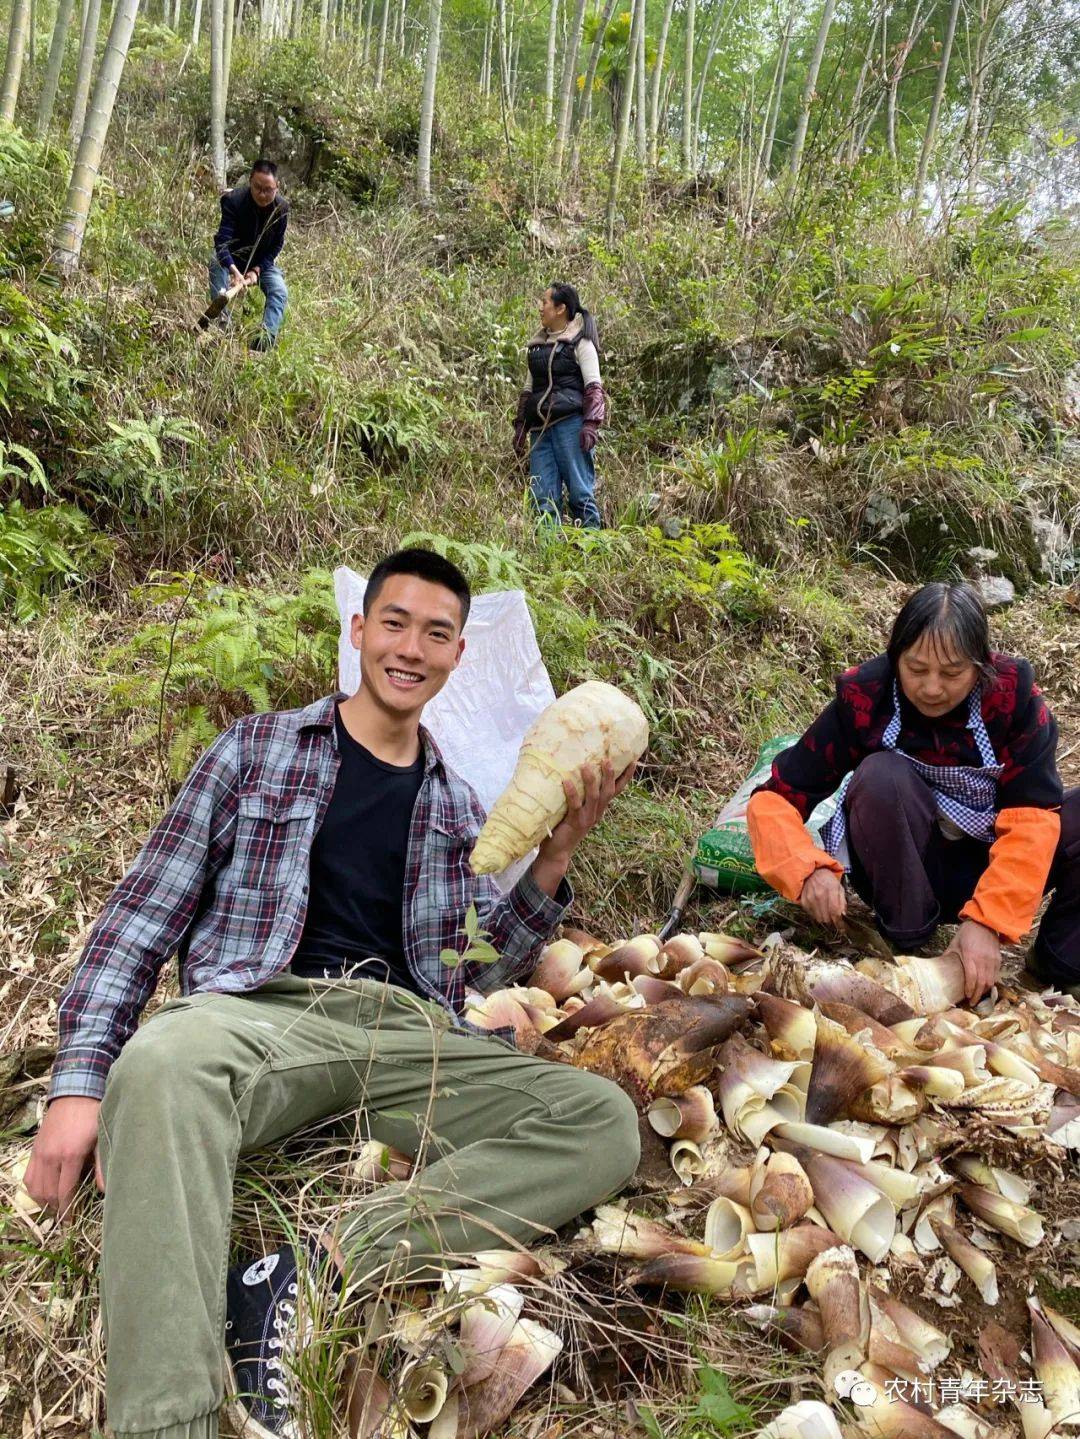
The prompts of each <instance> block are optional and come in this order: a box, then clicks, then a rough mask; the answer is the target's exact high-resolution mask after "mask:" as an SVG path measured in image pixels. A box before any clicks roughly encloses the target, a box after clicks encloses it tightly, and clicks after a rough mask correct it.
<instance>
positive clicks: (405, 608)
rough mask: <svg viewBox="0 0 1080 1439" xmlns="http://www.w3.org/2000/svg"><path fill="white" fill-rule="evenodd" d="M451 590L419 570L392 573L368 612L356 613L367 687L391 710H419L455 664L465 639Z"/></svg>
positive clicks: (355, 627) (355, 629) (401, 712)
mask: <svg viewBox="0 0 1080 1439" xmlns="http://www.w3.org/2000/svg"><path fill="white" fill-rule="evenodd" d="M461 627H462V619H461V604H460V602H459V600H458V598H457V596H456V595H455V594H454V593H453V591H451V590H448V589H446V588H444V586H442V585H437V584H432V582H431V581H430V580H422V579H420V578H419V577H418V576H416V575H389V576H388V577H387V578H386V579H385V580H384V581H383V583H382V585H381V586H380V588H379V592H378V594H377V595H376V596H375V599H374V601H373V602H372V604H371V607H370V609H369V610H368V613H367V614H366V615H354V616H353V620H352V643H353V647H354V648H355V649H358V650H359V651H360V668H361V671H362V674H363V679H362V683H363V687H364V689H366V690H367V691H368V692H369V693H370V695H371V697H372V699H374V700H375V701H376V703H377V704H378V705H379V706H380V708H382V709H384V710H387V711H389V712H391V713H393V714H396V715H399V716H401V717H405V716H406V715H411V714H414V713H415V714H417V715H418V714H419V712H420V710H422V709H423V707H424V705H426V704H427V702H428V700H429V699H431V698H432V697H433V696H434V695H437V694H438V693H439V691H440V690H441V689H442V687H443V685H444V684H445V683H446V681H447V680H448V679H449V678H450V675H451V673H452V672H453V671H454V670H455V669H457V666H458V662H459V660H460V659H461V652H462V650H463V649H464V648H465V641H464V640H463V639H462V637H461Z"/></svg>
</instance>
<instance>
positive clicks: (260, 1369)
mask: <svg viewBox="0 0 1080 1439" xmlns="http://www.w3.org/2000/svg"><path fill="white" fill-rule="evenodd" d="M307 1259H308V1262H307V1264H306V1265H305V1266H304V1268H303V1269H302V1270H298V1269H297V1265H296V1250H295V1249H293V1248H292V1246H291V1245H285V1246H284V1247H283V1248H281V1249H278V1250H276V1251H275V1252H274V1253H273V1254H264V1255H263V1256H262V1257H261V1258H260V1259H256V1260H254V1261H252V1262H251V1263H250V1264H234V1265H233V1267H232V1268H231V1269H230V1270H229V1274H228V1279H227V1281H226V1290H225V1315H226V1318H225V1353H226V1357H227V1359H228V1366H229V1390H230V1395H231V1396H232V1397H231V1398H230V1400H229V1414H230V1417H231V1419H232V1421H233V1423H234V1424H235V1425H236V1427H237V1432H238V1433H239V1434H241V1435H243V1439H300V1428H299V1417H298V1409H299V1395H298V1390H297V1383H296V1378H295V1372H294V1371H295V1362H296V1356H297V1353H298V1351H299V1349H300V1348H301V1346H302V1344H303V1343H304V1342H305V1341H306V1338H307V1337H308V1335H309V1334H310V1331H311V1327H312V1322H311V1317H310V1309H311V1300H312V1297H313V1295H314V1292H315V1284H316V1280H317V1276H318V1272H319V1269H325V1268H326V1266H327V1264H328V1263H329V1262H330V1261H329V1259H328V1256H327V1255H326V1252H325V1251H324V1250H323V1249H322V1248H321V1247H320V1246H319V1245H317V1244H316V1243H315V1242H314V1241H312V1242H311V1245H310V1247H309V1249H308V1251H307ZM333 1287H334V1288H335V1289H339V1288H340V1287H341V1278H340V1275H337V1274H335V1275H334V1285H333ZM298 1309H300V1310H302V1311H303V1312H302V1317H298V1314H297V1311H298ZM301 1327H302V1329H303V1333H301Z"/></svg>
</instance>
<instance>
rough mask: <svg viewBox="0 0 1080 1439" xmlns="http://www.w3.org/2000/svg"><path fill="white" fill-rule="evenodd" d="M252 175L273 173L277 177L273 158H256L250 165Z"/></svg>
mask: <svg viewBox="0 0 1080 1439" xmlns="http://www.w3.org/2000/svg"><path fill="white" fill-rule="evenodd" d="M251 173H252V174H253V175H273V177H274V179H275V180H276V179H277V165H276V164H275V163H274V161H273V160H256V161H255V163H254V165H252V167H251Z"/></svg>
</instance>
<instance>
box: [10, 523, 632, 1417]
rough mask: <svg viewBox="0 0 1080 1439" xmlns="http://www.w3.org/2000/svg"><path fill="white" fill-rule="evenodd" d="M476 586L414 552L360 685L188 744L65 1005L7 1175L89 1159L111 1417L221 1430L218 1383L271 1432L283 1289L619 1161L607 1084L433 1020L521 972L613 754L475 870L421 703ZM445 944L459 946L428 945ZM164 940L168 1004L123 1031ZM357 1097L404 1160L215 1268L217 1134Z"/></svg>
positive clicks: (386, 579)
mask: <svg viewBox="0 0 1080 1439" xmlns="http://www.w3.org/2000/svg"><path fill="white" fill-rule="evenodd" d="M469 603H470V595H469V588H468V585H467V584H466V581H465V579H464V577H463V576H462V575H461V573H460V571H458V570H457V569H456V568H455V567H454V566H453V565H452V564H450V563H449V562H448V561H446V560H444V559H442V558H440V557H439V556H437V555H434V554H432V553H430V552H428V551H425V550H415V549H414V550H402V551H399V552H398V553H396V554H393V555H391V556H390V557H389V558H388V559H385V560H383V561H382V562H381V563H380V564H378V565H377V566H376V567H375V569H374V571H373V572H372V575H371V579H370V581H369V583H368V587H367V592H366V594H365V596H364V613H363V615H357V616H355V617H354V619H353V622H352V642H353V644H354V646H356V647H357V648H358V649H359V651H360V655H361V663H362V668H363V677H362V680H361V683H360V688H359V689H358V690H357V692H356V693H355V694H354V695H352V696H350V697H348V698H346V697H345V696H344V695H340V694H339V695H331V696H329V697H327V698H326V699H321V700H318V701H316V702H315V703H314V704H311V705H308V706H307V708H306V709H302V710H292V711H286V712H283V713H279V714H262V715H249V716H247V717H246V718H244V719H241V720H238V721H237V722H236V723H235V724H234V725H233V726H232V727H231V728H230V729H228V730H227V731H226V732H225V733H224V734H223V735H221V736H220V737H219V738H218V739H217V740H216V741H215V742H214V743H213V744H212V745H211V746H210V748H209V750H207V752H206V753H205V754H204V755H203V757H202V758H201V759H200V760H199V761H198V762H197V763H196V765H195V767H194V769H193V770H192V772H191V774H190V775H189V776H188V778H187V780H186V782H185V784H184V786H183V788H182V789H181V791H180V794H179V795H178V797H177V799H176V801H175V803H174V804H173V806H172V808H171V809H170V811H169V813H168V814H167V815H166V816H165V818H164V819H163V820H162V821H161V823H160V824H159V825H158V827H157V829H156V830H155V831H154V832H153V834H152V835H151V836H150V839H149V840H148V842H147V844H146V846H145V847H144V849H143V850H142V852H141V854H140V855H139V856H138V858H137V859H136V860H135V863H134V865H133V866H132V868H131V869H130V870H129V871H128V873H127V874H126V875H125V877H124V879H123V880H122V881H121V882H120V884H119V886H118V887H117V889H116V890H115V891H114V892H113V894H112V896H111V898H110V899H109V901H108V902H107V904H106V906H105V909H104V911H103V913H102V915H101V917H100V918H99V920H98V922H97V924H96V925H95V927H94V929H93V931H92V933H91V935H90V939H89V942H88V944H87V948H86V952H85V954H84V956H83V959H82V962H81V964H80V966H79V969H78V970H77V971H76V974H75V977H74V979H73V980H72V982H71V984H70V985H69V986H68V988H67V990H66V991H65V993H64V995H63V997H62V998H61V1001H60V1007H59V1027H60V1045H59V1052H58V1055H57V1059H56V1063H55V1065H54V1068H53V1077H52V1086H51V1092H50V1105H49V1108H48V1110H47V1112H46V1115H45V1118H44V1120H43V1122H42V1125H41V1129H40V1131H39V1133H38V1136H37V1140H36V1142H35V1144H34V1151H33V1155H32V1157H31V1161H30V1164H29V1166H28V1168H27V1171H26V1179H25V1183H26V1187H27V1189H28V1190H29V1191H30V1193H31V1194H32V1195H33V1196H34V1198H36V1199H37V1200H38V1201H39V1202H41V1203H44V1204H48V1205H50V1206H52V1207H53V1208H55V1209H57V1210H59V1211H60V1212H61V1213H63V1211H64V1210H65V1209H66V1208H67V1207H68V1205H69V1204H70V1202H71V1199H72V1196H73V1195H74V1193H75V1190H76V1187H77V1185H78V1183H79V1181H80V1178H81V1176H82V1174H83V1172H84V1171H85V1169H86V1167H87V1166H88V1165H89V1164H90V1162H91V1159H92V1158H93V1157H94V1156H95V1153H96V1155H97V1157H98V1159H99V1161H100V1162H99V1165H98V1171H97V1172H98V1178H99V1184H103V1186H104V1192H105V1221H104V1232H103V1242H102V1256H101V1298H102V1309H103V1315H104V1320H105V1328H106V1336H107V1340H108V1372H107V1382H106V1397H107V1404H108V1419H109V1423H110V1425H111V1426H112V1432H113V1433H114V1434H115V1435H116V1439H130V1436H133V1435H136V1434H138V1435H143V1436H144V1439H146V1436H147V1435H148V1434H152V1435H153V1439H215V1436H216V1435H217V1432H218V1411H219V1409H220V1407H221V1405H222V1402H223V1396H224V1395H225V1393H226V1390H229V1391H231V1392H233V1393H236V1394H238V1395H239V1400H238V1401H237V1407H238V1408H239V1411H240V1412H239V1415H238V1416H236V1417H239V1419H240V1420H241V1421H242V1424H243V1425H245V1426H246V1427H244V1428H243V1430H242V1432H243V1433H244V1434H245V1435H246V1434H249V1433H253V1434H255V1435H257V1436H259V1439H266V1436H278V1435H283V1436H290V1439H295V1436H297V1435H298V1433H299V1429H298V1427H297V1410H298V1403H297V1384H296V1375H295V1369H294V1364H293V1361H294V1358H295V1356H296V1353H297V1349H298V1339H297V1329H298V1324H297V1319H296V1314H297V1307H298V1305H299V1306H300V1307H301V1309H304V1307H305V1306H304V1296H305V1294H308V1295H310V1293H312V1292H323V1293H325V1292H326V1291H327V1290H328V1289H329V1290H331V1291H333V1290H336V1289H339V1288H340V1285H341V1282H342V1279H341V1273H340V1272H339V1271H341V1270H342V1269H343V1270H344V1273H345V1275H346V1277H347V1279H348V1282H349V1289H350V1293H351V1292H352V1291H353V1289H354V1288H357V1289H359V1290H360V1291H361V1292H362V1293H366V1292H369V1290H370V1289H371V1288H373V1287H374V1286H375V1285H378V1284H380V1283H381V1282H382V1281H384V1280H386V1279H398V1278H407V1279H408V1280H409V1281H410V1282H415V1281H417V1280H425V1279H426V1280H431V1279H434V1278H436V1277H437V1276H438V1274H439V1272H440V1271H441V1268H442V1267H443V1263H444V1260H445V1257H446V1256H449V1255H451V1254H469V1253H472V1252H475V1251H477V1250H482V1249H490V1248H496V1247H504V1246H505V1245H506V1243H507V1242H515V1241H516V1242H521V1243H528V1242H529V1241H530V1240H533V1239H536V1238H537V1237H538V1236H539V1235H540V1234H542V1233H543V1232H545V1231H546V1230H547V1229H548V1228H557V1227H559V1226H560V1225H563V1224H565V1223H566V1222H567V1221H568V1220H570V1219H572V1218H573V1217H574V1216H575V1215H577V1214H578V1213H580V1212H582V1211H583V1210H585V1209H587V1208H589V1207H591V1206H592V1205H594V1204H596V1203H597V1202H599V1201H600V1200H601V1199H603V1198H604V1197H605V1196H606V1195H607V1194H609V1193H611V1192H612V1191H613V1190H616V1189H618V1188H619V1187H620V1186H621V1185H622V1184H623V1183H624V1182H625V1181H626V1180H627V1179H628V1178H629V1176H630V1175H631V1174H632V1173H633V1171H634V1169H635V1167H636V1164H637V1158H638V1137H637V1120H636V1114H635V1111H634V1108H633V1105H632V1104H631V1102H630V1101H629V1099H627V1097H626V1096H625V1095H624V1094H623V1092H622V1091H621V1090H620V1089H619V1088H618V1087H617V1086H616V1085H614V1084H611V1083H609V1082H608V1081H607V1080H604V1079H601V1078H599V1077H598V1076H596V1075H593V1074H588V1073H586V1072H584V1071H581V1070H578V1069H574V1068H572V1067H571V1066H569V1065H560V1064H549V1063H546V1062H544V1061H542V1060H537V1059H535V1058H531V1057H528V1056H526V1055H524V1054H520V1053H518V1052H516V1051H515V1050H514V1049H513V1048H512V1046H510V1045H508V1044H506V1043H504V1042H503V1041H502V1040H500V1039H498V1038H492V1037H480V1036H478V1035H476V1034H475V1033H470V1032H466V1031H464V1030H463V1028H462V1027H461V1025H460V1023H459V1022H458V1021H457V1020H456V1018H455V1015H456V1013H457V1011H458V1010H459V1009H460V1007H461V1004H462V999H463V996H464V993H465V990H466V987H467V986H472V987H476V988H482V989H485V990H491V989H495V988H497V987H500V986H503V985H506V984H510V983H513V982H514V981H515V980H518V979H521V978H523V977H525V976H526V975H528V974H529V972H530V970H531V969H532V967H533V965H534V964H535V962H536V959H537V956H538V954H539V951H540V949H541V947H542V946H543V944H544V943H545V942H546V941H547V940H548V939H550V937H551V935H552V934H553V932H554V931H555V929H556V927H557V925H558V924H559V922H560V920H561V919H562V917H563V915H564V913H565V911H566V908H567V906H568V904H569V903H570V901H571V898H572V896H571V893H570V889H569V886H568V884H567V882H566V878H565V876H566V871H567V866H568V864H569V862H570V857H571V855H572V854H573V852H574V850H575V849H576V848H577V846H578V844H579V843H580V842H581V840H582V839H583V838H584V836H585V835H586V834H587V833H588V832H589V830H590V829H591V828H592V827H593V826H594V825H595V824H596V822H597V821H598V820H599V818H600V817H601V815H602V814H603V813H604V811H605V809H606V808H607V806H608V804H609V803H610V802H611V800H612V799H613V798H614V797H615V795H617V794H618V793H619V791H620V790H621V789H622V788H623V786H624V785H625V784H626V782H627V780H628V779H629V775H630V771H629V770H628V771H627V772H626V773H625V774H623V775H621V776H615V775H613V774H612V773H611V772H610V769H607V770H606V771H605V773H603V774H596V773H592V772H591V771H588V770H586V771H583V772H582V776H581V780H582V783H583V786H584V796H583V798H581V799H579V798H578V797H577V792H576V789H575V787H574V786H573V785H572V784H570V783H569V782H567V785H566V790H567V800H568V806H569V807H568V812H567V815H566V818H565V819H564V820H563V821H562V823H561V824H559V826H558V827H557V828H556V829H555V830H554V832H553V833H552V834H551V836H550V837H549V838H548V839H547V840H545V842H544V843H543V844H542V845H541V847H540V852H539V854H538V856H537V858H536V859H535V860H534V862H533V864H532V866H531V868H530V869H529V870H528V872H527V873H526V874H525V875H524V877H523V878H521V879H520V880H519V881H518V882H517V884H516V885H515V886H514V888H513V889H511V890H510V891H509V892H508V893H507V894H506V895H504V896H501V897H500V895H499V894H498V892H497V891H496V890H495V888H494V886H493V885H492V884H491V881H489V880H485V879H477V878H475V877H474V876H473V875H472V873H471V871H470V869H469V865H468V857H469V854H470V852H471V849H472V845H473V841H474V839H475V837H476V834H477V831H478V829H479V827H480V825H481V823H482V821H483V812H482V811H481V809H480V806H479V803H478V801H477V799H476V796H475V794H474V793H473V791H472V790H471V789H470V787H469V786H468V785H467V784H466V783H465V781H464V780H462V779H460V778H459V777H458V776H457V775H455V774H454V773H453V772H452V771H451V770H450V769H448V768H447V766H446V765H445V763H444V762H443V760H442V758H441V756H440V754H439V751H438V749H437V747H436V745H435V744H434V742H433V741H432V739H431V737H430V735H428V734H427V732H426V731H425V730H424V729H423V728H422V727H421V725H420V713H421V710H422V709H423V707H424V705H425V704H426V703H427V701H428V700H430V699H431V698H432V697H433V696H434V695H436V694H438V692H439V691H440V690H441V689H442V687H443V685H444V684H445V683H446V681H447V679H448V678H449V677H450V674H451V673H452V671H453V670H454V669H455V668H456V667H457V664H458V662H459V660H460V658H461V653H462V649H463V647H464V641H463V639H462V629H463V627H464V624H465V620H466V617H467V615H468V610H469ZM631 768H632V767H631ZM472 904H475V905H476V907H477V911H478V914H479V918H480V922H481V925H482V926H483V928H484V930H485V931H486V932H487V935H488V938H489V940H490V942H491V944H492V945H493V947H494V949H495V950H496V951H497V952H498V955H499V958H498V959H497V960H496V961H495V962H494V963H491V964H488V965H484V964H478V963H476V962H475V961H472V960H470V959H469V958H468V957H467V955H465V950H466V938H465V923H466V911H467V910H468V908H469V906H470V905H472ZM447 948H451V949H456V950H457V951H458V952H459V953H461V954H463V955H465V957H464V958H463V961H462V963H460V964H459V965H458V966H456V967H453V966H448V965H446V964H444V963H442V962H441V960H440V951H442V950H444V949H447ZM173 952H178V953H179V955H180V958H181V966H182V968H181V975H182V985H181V988H182V992H183V997H182V998H180V999H174V1000H171V1001H170V1002H168V1003H167V1004H165V1005H164V1006H163V1007H162V1008H161V1009H160V1010H159V1011H158V1012H157V1013H155V1014H154V1015H153V1017H152V1018H151V1019H150V1020H149V1021H148V1022H147V1023H146V1024H144V1025H143V1026H142V1027H141V1028H140V1029H138V1031H137V1032H135V1030H136V1023H137V1020H138V1016H139V1013H140V1011H141V1010H142V1009H143V1007H144V1005H145V1004H146V1002H147V1000H148V999H149V997H150V994H151V992H152V990H153V988H154V986H155V983H156V981H157V978H158V975H159V973H160V970H161V968H162V966H163V965H164V963H165V962H166V960H167V959H168V957H169V956H170V954H172V953H173ZM351 1109H362V1110H363V1111H364V1117H365V1121H366V1124H367V1126H368V1128H369V1130H370V1133H371V1135H372V1136H373V1137H374V1138H375V1139H377V1140H378V1141H379V1142H380V1143H385V1144H389V1145H393V1146H394V1147H396V1148H398V1149H403V1150H405V1151H406V1152H408V1153H410V1154H415V1153H417V1151H418V1150H420V1149H421V1147H424V1151H425V1152H424V1154H423V1159H424V1161H425V1167H424V1168H423V1169H422V1170H421V1171H420V1174H419V1179H418V1180H416V1181H413V1182H411V1183H410V1184H409V1185H408V1186H406V1185H404V1184H390V1185H386V1186H383V1187H382V1188H381V1189H380V1190H379V1193H378V1202H377V1203H376V1202H375V1201H374V1200H369V1201H368V1202H367V1203H366V1204H365V1207H364V1208H363V1209H362V1210H359V1211H357V1212H354V1213H347V1214H343V1215H341V1216H340V1217H339V1220H338V1222H337V1224H336V1225H335V1226H334V1232H333V1234H332V1236H329V1237H328V1238H327V1239H326V1241H325V1244H326V1246H328V1247H324V1243H323V1241H321V1240H317V1239H315V1238H311V1239H310V1240H309V1241H308V1243H307V1247H306V1248H305V1249H304V1250H302V1251H300V1252H299V1253H297V1252H296V1251H295V1250H294V1249H293V1248H291V1247H285V1248H282V1249H279V1250H277V1251H276V1252H273V1253H269V1254H264V1255H262V1256H261V1257H259V1258H257V1259H256V1260H255V1261H254V1262H253V1263H249V1264H247V1265H246V1266H245V1265H237V1266H235V1267H234V1268H233V1269H232V1270H229V1271H228V1275H226V1271H227V1261H228V1251H229V1223H230V1216H231V1211H232V1186H233V1175H234V1170H235V1164H236V1158H237V1155H238V1154H239V1153H241V1152H243V1151H246V1150H251V1149H255V1148H260V1147H264V1146H266V1145H268V1144H270V1143H272V1142H275V1141H278V1140H280V1139H282V1138H283V1137H284V1136H286V1135H289V1134H291V1133H293V1132H294V1131H296V1130H297V1129H300V1128H302V1127H303V1126H306V1125H310V1124H312V1123H315V1122H316V1121H319V1120H322V1119H325V1118H326V1117H328V1116H331V1115H335V1114H339V1113H342V1112H344V1111H348V1110H351ZM99 1111H100V1112H99ZM264 1217H265V1218H266V1219H268V1220H269V1219H270V1211H269V1210H268V1211H267V1213H266V1214H265V1216H264ZM308 1312H310V1311H308ZM223 1340H224V1349H225V1351H227V1355H228V1367H227V1366H226V1357H225V1352H224V1351H223Z"/></svg>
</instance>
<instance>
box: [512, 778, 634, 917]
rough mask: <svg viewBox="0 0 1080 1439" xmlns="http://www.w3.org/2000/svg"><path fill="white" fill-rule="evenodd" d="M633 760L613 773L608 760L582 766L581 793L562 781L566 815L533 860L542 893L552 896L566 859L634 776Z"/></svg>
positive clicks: (568, 860)
mask: <svg viewBox="0 0 1080 1439" xmlns="http://www.w3.org/2000/svg"><path fill="white" fill-rule="evenodd" d="M636 763H637V762H636V761H635V760H631V761H630V763H629V764H628V765H627V766H626V768H625V769H624V770H623V772H622V774H619V775H616V773H615V771H614V769H613V768H612V766H611V764H610V762H609V761H607V760H605V761H604V762H603V764H602V765H601V766H600V767H599V769H597V768H596V767H595V766H593V765H583V766H582V769H581V790H582V792H581V794H579V793H578V787H577V785H575V784H574V782H573V780H570V779H564V780H563V790H564V791H565V793H566V817H565V818H564V819H563V820H562V821H561V822H560V823H559V824H557V825H556V826H555V828H554V829H553V830H552V831H551V834H550V835H549V836H548V837H547V839H546V840H544V842H543V844H542V845H541V846H540V851H539V853H538V854H537V856H536V859H535V860H534V861H533V866H532V877H533V879H534V880H535V881H536V883H537V884H538V885H539V887H540V888H541V889H542V890H543V891H544V893H545V894H548V895H551V896H552V897H554V895H555V893H556V891H557V890H558V888H559V885H560V883H561V882H562V880H564V879H565V878H566V871H567V870H568V869H569V867H570V859H571V857H572V855H573V853H574V850H575V849H577V847H578V845H579V844H580V843H581V841H582V840H583V839H584V838H585V836H586V835H587V834H588V833H589V831H590V830H591V829H593V828H594V827H595V826H596V825H598V824H599V823H600V821H601V820H602V819H603V817H604V814H605V813H606V811H607V807H608V805H609V804H610V803H611V801H612V800H613V799H614V798H615V797H616V795H619V794H621V793H622V792H623V790H624V789H625V788H626V786H627V785H628V784H629V783H630V781H631V779H632V778H633V775H634V769H635V767H636Z"/></svg>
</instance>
